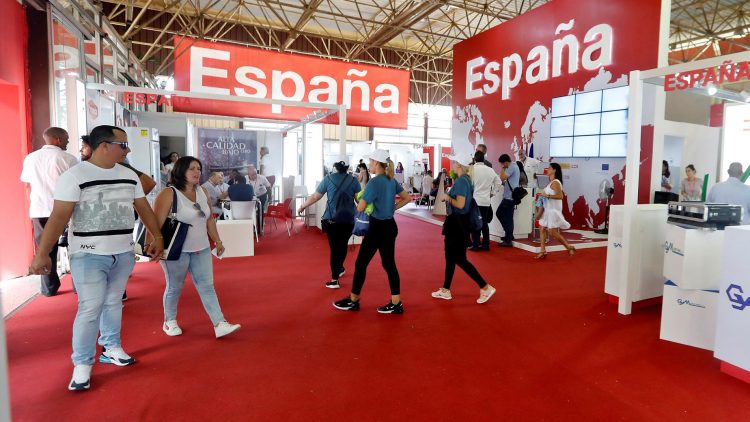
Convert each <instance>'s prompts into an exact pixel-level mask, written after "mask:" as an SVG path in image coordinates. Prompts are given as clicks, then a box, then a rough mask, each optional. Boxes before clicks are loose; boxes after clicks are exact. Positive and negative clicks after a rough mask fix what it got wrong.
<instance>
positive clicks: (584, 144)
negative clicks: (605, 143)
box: [573, 135, 599, 157]
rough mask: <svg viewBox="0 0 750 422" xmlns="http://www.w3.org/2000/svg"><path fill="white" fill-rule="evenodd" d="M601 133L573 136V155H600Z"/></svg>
mask: <svg viewBox="0 0 750 422" xmlns="http://www.w3.org/2000/svg"><path fill="white" fill-rule="evenodd" d="M598 156H599V135H594V136H576V137H575V138H573V157H598Z"/></svg>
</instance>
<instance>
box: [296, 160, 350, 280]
mask: <svg viewBox="0 0 750 422" xmlns="http://www.w3.org/2000/svg"><path fill="white" fill-rule="evenodd" d="M333 167H334V168H335V169H336V172H335V173H330V174H329V175H328V176H326V177H325V178H323V181H321V182H320V185H318V188H317V189H316V190H315V193H313V194H312V196H310V198H308V199H307V201H305V203H304V204H302V206H301V207H299V210H298V211H297V214H300V215H301V214H302V212H303V211H304V210H305V208H307V207H309V206H310V205H312V204H314V203H316V202H318V201H320V198H322V197H323V194H326V195H328V196H327V201H328V203H327V204H326V211H325V213H324V214H323V221H322V222H321V224H322V227H323V231H324V232H326V234H327V235H328V247H329V248H330V250H331V260H330V264H331V281H329V282H327V283H326V287H328V288H329V289H338V288H339V287H341V285H340V284H339V278H340V277H341V276H343V275H344V273H345V271H344V261H345V260H346V246H347V244H348V243H349V238H350V237H352V230H353V229H354V195H355V194H356V193H357V192H359V191H360V187H359V182H358V181H357V179H355V178H354V177H353V176H351V175H349V174H347V173H346V171H347V170H349V166H347V165H346V163H345V162H343V161H339V162H338V163H335V164H334V165H333ZM338 192H341V193H338ZM337 193H338V194H337ZM340 196H344V198H340ZM339 202H346V203H347V204H349V205H350V206H351V209H350V210H347V211H348V212H346V213H345V215H346V216H347V218H346V219H347V220H349V216H351V221H342V220H343V219H342V217H341V216H343V215H344V213H337V211H338V210H337V209H336V207H337V205H336V204H337V203H339Z"/></svg>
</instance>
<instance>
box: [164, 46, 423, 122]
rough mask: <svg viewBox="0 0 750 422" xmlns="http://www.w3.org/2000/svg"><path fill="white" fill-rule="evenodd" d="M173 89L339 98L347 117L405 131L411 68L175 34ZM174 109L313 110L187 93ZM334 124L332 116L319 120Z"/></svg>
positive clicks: (285, 114) (293, 113)
mask: <svg viewBox="0 0 750 422" xmlns="http://www.w3.org/2000/svg"><path fill="white" fill-rule="evenodd" d="M175 48H176V51H175V56H176V57H177V60H176V61H175V64H174V79H175V89H176V90H179V91H190V92H194V93H204V94H220V95H236V96H244V97H254V98H265V99H275V100H288V101H300V102H312V103H324V104H331V105H335V104H345V105H346V107H347V114H346V123H347V124H349V125H356V126H371V127H384V128H396V129H406V127H407V105H408V101H409V72H408V71H406V70H396V69H386V68H382V67H378V66H372V65H363V64H357V63H346V62H342V61H337V60H328V59H321V58H316V57H310V56H303V55H294V54H288V53H278V52H273V51H266V50H261V49H257V48H248V47H241V46H235V45H230V44H222V43H213V42H206V41H195V42H183V43H178V41H177V40H175ZM174 108H175V111H183V112H192V113H205V114H218V115H225V116H237V117H255V118H265V119H281V120H299V119H301V118H303V117H305V116H306V115H308V114H309V113H310V112H312V111H314V110H313V109H305V108H301V107H289V106H281V105H271V104H253V103H235V102H226V101H215V100H204V99H192V100H191V101H190V102H189V103H180V104H177V103H175V104H174ZM323 121H324V122H327V123H337V122H338V116H337V115H333V116H329V117H328V118H326V119H324V120H323Z"/></svg>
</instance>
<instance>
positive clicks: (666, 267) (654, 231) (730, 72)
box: [605, 52, 750, 380]
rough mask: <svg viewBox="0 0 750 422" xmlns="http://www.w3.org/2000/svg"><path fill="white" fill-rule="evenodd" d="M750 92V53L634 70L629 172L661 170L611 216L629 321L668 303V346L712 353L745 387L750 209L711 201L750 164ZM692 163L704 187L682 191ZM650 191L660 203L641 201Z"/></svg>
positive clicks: (611, 272) (620, 296)
mask: <svg viewBox="0 0 750 422" xmlns="http://www.w3.org/2000/svg"><path fill="white" fill-rule="evenodd" d="M748 85H750V53H747V52H744V53H738V54H733V55H727V56H722V57H716V58H712V59H707V60H702V61H696V62H692V63H683V64H679V65H674V66H668V67H663V68H657V69H653V70H645V71H633V72H631V74H630V92H629V95H630V108H629V111H630V114H629V118H630V124H629V130H628V141H629V142H628V155H627V161H628V163H627V165H628V167H629V168H630V166H638V165H639V164H641V165H648V164H646V163H644V161H643V157H644V156H650V157H651V158H652V160H651V163H650V167H651V172H650V177H649V178H648V179H647V180H645V181H644V180H639V177H642V175H643V172H641V173H640V174H639V173H637V172H632V173H631V172H628V173H627V174H626V176H625V203H624V205H622V206H613V207H612V212H611V215H610V237H609V245H608V253H607V271H606V281H605V292H606V293H607V294H609V295H611V296H612V297H614V298H615V299H616V302H617V303H618V310H619V312H620V313H621V314H625V315H627V314H630V313H631V312H632V308H633V305H634V303H635V304H639V303H651V302H653V299H659V298H661V306H662V315H661V333H660V337H661V338H662V339H664V340H669V341H673V342H677V343H681V344H685V345H689V346H694V347H699V348H702V349H707V350H712V351H714V354H715V356H716V357H717V358H719V359H720V360H722V370H723V371H725V372H727V373H730V374H732V375H735V376H737V377H739V378H742V379H745V380H750V377H749V376H748V372H747V371H748V370H750V361H748V360H747V356H748V355H750V344H748V342H746V341H745V340H743V336H741V335H738V333H739V331H738V330H739V327H741V326H744V327H746V325H742V324H747V322H748V321H747V320H746V318H745V313H744V312H743V311H744V309H745V307H746V305H747V304H748V301H747V300H746V299H745V294H744V292H743V283H744V281H743V280H745V279H746V278H747V274H749V273H750V272H748V268H747V265H746V263H745V262H746V261H747V260H746V259H744V258H743V257H741V254H742V251H743V250H744V249H746V247H747V245H748V244H750V237H749V236H748V234H750V231H748V226H746V225H741V224H743V223H744V224H747V216H744V215H743V214H745V213H747V210H746V209H743V206H746V204H722V203H721V202H722V199H721V198H718V199H714V200H713V202H712V201H711V200H710V199H709V197H708V196H707V195H708V193H709V192H711V189H712V187H713V186H714V185H715V184H716V183H719V182H723V181H726V180H727V179H728V177H729V175H728V170H729V167H730V164H731V163H732V162H736V161H739V162H740V163H741V164H743V166H744V167H745V168H747V166H748V164H750V163H748V162H747V161H746V160H747V159H748V157H750V144H748V143H747V139H748V136H747V130H748V126H747V123H748V122H750V104H748V99H750V94H748V88H747V87H748ZM645 126H651V129H650V130H643V127H645ZM662 160H664V161H665V162H666V163H667V165H668V168H669V169H674V171H673V172H672V174H673V176H672V177H671V178H670V177H669V176H664V175H665V174H668V173H669V171H668V170H666V169H662ZM689 165H692V168H694V169H695V172H696V173H697V174H696V177H695V178H696V179H697V182H698V184H697V186H698V187H697V188H696V187H695V186H692V187H690V188H689V187H688V186H680V185H679V184H689V183H690V179H688V178H684V174H683V171H685V168H686V167H687V166H689ZM665 167H666V166H665ZM748 175H750V172H745V174H744V175H743V176H741V177H740V180H741V181H742V182H743V183H747V178H748ZM675 181H676V182H675ZM667 184H669V185H671V186H669V187H670V188H671V189H667V188H665V185H667ZM691 189H692V192H691ZM668 190H671V192H666V191H668ZM644 191H645V192H646V193H648V194H649V196H651V195H653V198H652V201H653V202H654V203H645V204H641V203H639V200H638V199H639V196H641V195H643V193H644ZM691 193H692V194H693V195H691ZM657 202H662V203H657Z"/></svg>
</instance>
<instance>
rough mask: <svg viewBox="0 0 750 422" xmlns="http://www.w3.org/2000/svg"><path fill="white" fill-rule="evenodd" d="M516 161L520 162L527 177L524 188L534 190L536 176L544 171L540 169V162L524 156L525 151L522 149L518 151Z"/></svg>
mask: <svg viewBox="0 0 750 422" xmlns="http://www.w3.org/2000/svg"><path fill="white" fill-rule="evenodd" d="M518 161H520V162H521V164H522V165H523V171H524V173H526V176H527V177H528V180H527V182H526V187H529V188H535V187H536V174H537V173H541V172H543V171H544V169H541V168H540V166H541V164H542V162H541V161H539V160H537V159H536V158H534V157H529V156H528V155H526V150H524V149H523V148H521V149H519V150H518ZM522 186H523V185H522Z"/></svg>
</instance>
